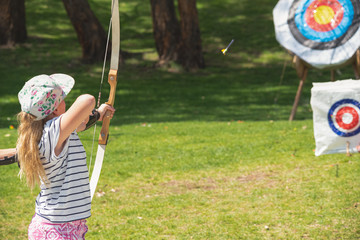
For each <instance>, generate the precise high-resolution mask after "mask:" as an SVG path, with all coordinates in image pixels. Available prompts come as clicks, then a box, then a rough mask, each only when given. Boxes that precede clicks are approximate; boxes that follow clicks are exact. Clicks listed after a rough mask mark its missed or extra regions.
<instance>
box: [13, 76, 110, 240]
mask: <svg viewBox="0 0 360 240" xmlns="http://www.w3.org/2000/svg"><path fill="white" fill-rule="evenodd" d="M73 86H74V79H73V78H72V77H70V76H69V75H66V74H53V75H50V76H48V75H39V76H36V77H34V78H32V79H30V80H29V81H28V82H26V83H25V85H24V87H23V88H22V89H21V91H20V92H19V94H18V97H19V101H20V104H21V112H20V113H19V114H18V120H19V122H20V125H19V129H18V131H19V138H18V141H17V145H16V148H17V154H18V156H17V157H18V161H19V165H20V176H25V177H26V181H27V184H28V186H29V187H30V188H34V186H35V185H36V184H38V185H39V186H40V189H41V191H40V193H39V195H38V196H37V198H36V201H35V215H34V216H33V219H32V221H31V223H30V225H29V229H28V236H29V239H84V236H85V234H86V232H87V230H88V228H87V225H86V220H85V219H86V218H88V217H90V215H91V213H90V209H91V198H90V187H89V173H88V169H87V166H86V153H85V150H84V147H83V145H82V143H81V142H80V139H79V137H78V135H77V132H79V131H83V130H84V129H85V128H86V127H87V123H88V120H89V116H90V115H91V114H92V110H93V109H94V107H95V98H94V97H93V96H91V95H88V94H84V95H80V96H79V97H78V98H77V99H76V101H75V102H74V103H73V104H72V105H71V107H70V108H69V109H68V110H66V105H65V102H64V98H65V97H66V95H67V94H68V93H69V92H70V90H71V89H72V87H73ZM106 111H110V112H111V118H112V116H113V114H114V111H115V109H114V108H112V107H111V106H109V105H107V104H102V105H101V106H100V107H99V109H98V110H97V111H93V112H95V114H94V115H97V116H98V120H100V121H101V120H102V119H103V116H104V114H105V112H106Z"/></svg>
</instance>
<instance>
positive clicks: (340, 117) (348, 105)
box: [328, 99, 360, 137]
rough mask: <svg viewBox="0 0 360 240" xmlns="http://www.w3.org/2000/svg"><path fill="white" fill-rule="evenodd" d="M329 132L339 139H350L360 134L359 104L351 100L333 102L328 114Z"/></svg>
mask: <svg viewBox="0 0 360 240" xmlns="http://www.w3.org/2000/svg"><path fill="white" fill-rule="evenodd" d="M328 122H329V126H330V128H331V130H332V131H333V132H334V133H336V134H337V135H339V136H341V137H351V136H354V135H356V134H358V133H359V132H360V103H359V102H358V101H356V100H353V99H342V100H340V101H337V102H335V103H334V104H333V105H332V106H331V108H330V110H329V113H328Z"/></svg>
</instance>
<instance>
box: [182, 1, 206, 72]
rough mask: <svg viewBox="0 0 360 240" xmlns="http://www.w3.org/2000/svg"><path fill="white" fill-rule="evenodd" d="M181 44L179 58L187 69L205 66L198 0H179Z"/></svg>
mask: <svg viewBox="0 0 360 240" xmlns="http://www.w3.org/2000/svg"><path fill="white" fill-rule="evenodd" d="M178 7H179V13H180V18H181V21H180V30H181V45H180V48H179V60H180V62H181V63H182V65H183V66H184V68H185V69H188V70H194V69H198V68H204V67H205V63H204V57H203V54H202V47H201V38H200V28H199V19H198V12H197V9H196V0H178Z"/></svg>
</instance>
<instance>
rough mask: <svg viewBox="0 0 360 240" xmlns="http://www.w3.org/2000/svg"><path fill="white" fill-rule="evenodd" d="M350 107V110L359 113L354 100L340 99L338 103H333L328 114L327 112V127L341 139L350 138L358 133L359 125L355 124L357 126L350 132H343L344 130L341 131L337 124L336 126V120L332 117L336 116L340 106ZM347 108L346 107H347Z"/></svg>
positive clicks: (357, 105)
mask: <svg viewBox="0 0 360 240" xmlns="http://www.w3.org/2000/svg"><path fill="white" fill-rule="evenodd" d="M346 104H347V105H352V106H353V107H352V108H354V107H355V108H357V109H358V110H359V111H360V103H359V102H358V101H356V100H353V99H342V100H340V101H337V102H335V103H334V104H333V105H332V106H331V108H330V110H329V112H328V123H329V126H330V128H331V130H332V131H333V132H334V133H336V134H337V135H339V136H341V137H351V136H354V135H356V134H358V133H360V125H359V124H357V125H358V126H357V127H356V128H355V129H354V130H352V131H345V129H341V128H340V127H339V126H338V124H336V120H335V117H334V114H335V115H336V112H335V111H336V110H338V109H339V108H341V106H342V105H345V106H346ZM347 107H348V106H347Z"/></svg>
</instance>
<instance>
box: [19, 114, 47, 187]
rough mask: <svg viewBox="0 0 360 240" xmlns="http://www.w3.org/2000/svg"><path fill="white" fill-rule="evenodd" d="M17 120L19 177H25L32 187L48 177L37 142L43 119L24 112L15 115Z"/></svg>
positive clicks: (45, 181)
mask: <svg viewBox="0 0 360 240" xmlns="http://www.w3.org/2000/svg"><path fill="white" fill-rule="evenodd" d="M17 119H18V122H19V128H18V134H19V137H18V140H17V143H16V149H17V155H18V161H19V164H20V172H19V175H20V178H22V177H24V176H25V178H26V183H27V185H28V186H29V187H30V188H31V189H33V188H34V187H35V185H36V184H38V185H39V186H40V184H41V181H42V182H43V183H45V184H46V183H47V182H48V179H47V176H46V174H45V170H44V167H43V165H42V163H41V161H40V155H39V146H38V145H39V142H40V139H41V136H42V134H43V129H44V123H45V120H35V119H36V117H35V116H33V115H31V114H29V113H25V112H20V113H19V114H18V115H17Z"/></svg>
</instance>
